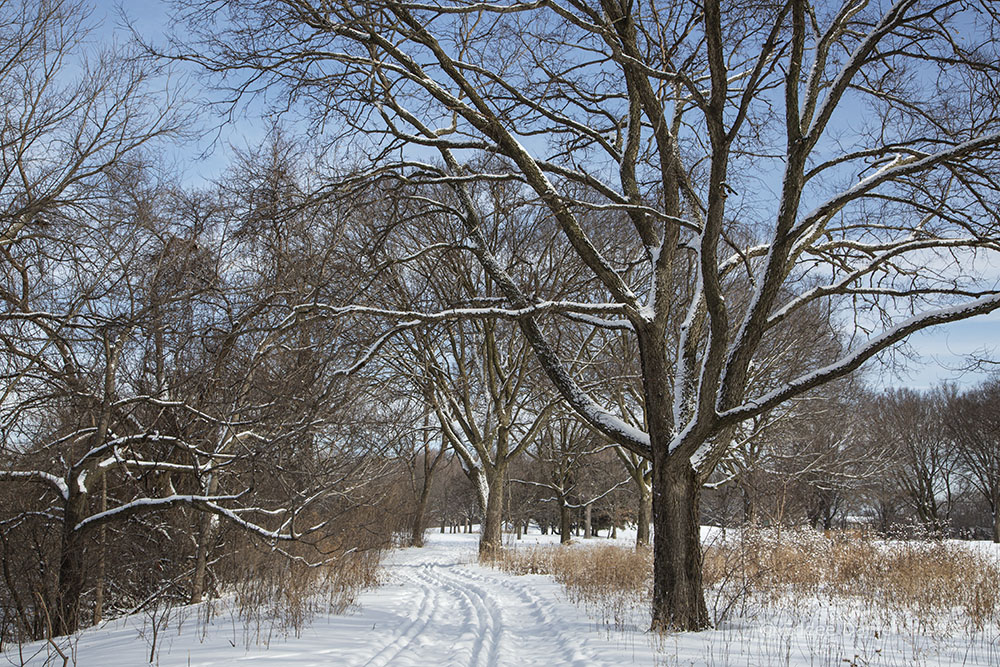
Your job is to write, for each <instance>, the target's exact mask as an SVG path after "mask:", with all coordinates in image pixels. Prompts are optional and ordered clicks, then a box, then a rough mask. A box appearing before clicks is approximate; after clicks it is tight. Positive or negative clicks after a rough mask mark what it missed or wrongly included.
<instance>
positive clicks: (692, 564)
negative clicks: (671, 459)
mask: <svg viewBox="0 0 1000 667" xmlns="http://www.w3.org/2000/svg"><path fill="white" fill-rule="evenodd" d="M700 491H701V487H700V485H699V484H698V480H697V478H696V476H695V472H694V469H693V468H691V466H690V465H689V464H687V463H686V462H684V463H681V464H677V463H673V465H664V463H663V462H654V465H653V522H654V526H653V623H652V629H653V630H658V631H672V630H704V629H705V628H707V627H709V622H708V609H707V607H706V606H705V594H704V591H703V589H702V577H701V565H702V562H701V535H700V528H699V520H698V519H699V516H698V514H699V499H700V497H699V496H700Z"/></svg>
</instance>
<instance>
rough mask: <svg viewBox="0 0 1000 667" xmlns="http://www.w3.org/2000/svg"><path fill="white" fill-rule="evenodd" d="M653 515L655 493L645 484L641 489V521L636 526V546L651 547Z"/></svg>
mask: <svg viewBox="0 0 1000 667" xmlns="http://www.w3.org/2000/svg"><path fill="white" fill-rule="evenodd" d="M652 513H653V492H652V490H651V489H649V488H648V487H647V486H646V485H645V484H643V485H640V487H639V519H638V524H637V525H636V533H635V546H636V547H648V546H649V520H650V516H651V515H652Z"/></svg>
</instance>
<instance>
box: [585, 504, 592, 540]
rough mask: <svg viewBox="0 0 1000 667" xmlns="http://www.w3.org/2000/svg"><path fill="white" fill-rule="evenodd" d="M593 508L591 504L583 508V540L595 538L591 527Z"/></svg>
mask: <svg viewBox="0 0 1000 667" xmlns="http://www.w3.org/2000/svg"><path fill="white" fill-rule="evenodd" d="M591 511H592V510H591V507H590V503H587V504H586V505H584V507H583V539H585V540H589V539H590V538H591V537H593V536H594V534H593V528H592V527H591Z"/></svg>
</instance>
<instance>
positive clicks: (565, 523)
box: [559, 499, 573, 544]
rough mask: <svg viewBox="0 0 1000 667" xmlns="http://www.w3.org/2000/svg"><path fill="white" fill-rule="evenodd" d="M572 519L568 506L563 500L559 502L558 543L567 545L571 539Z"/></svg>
mask: <svg viewBox="0 0 1000 667" xmlns="http://www.w3.org/2000/svg"><path fill="white" fill-rule="evenodd" d="M572 532H573V518H572V516H571V515H570V511H569V505H567V504H566V501H565V499H560V501H559V543H560V544H569V543H570V540H571V539H572V536H571V533H572Z"/></svg>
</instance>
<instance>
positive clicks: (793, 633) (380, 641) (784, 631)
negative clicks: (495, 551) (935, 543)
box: [0, 533, 1000, 667]
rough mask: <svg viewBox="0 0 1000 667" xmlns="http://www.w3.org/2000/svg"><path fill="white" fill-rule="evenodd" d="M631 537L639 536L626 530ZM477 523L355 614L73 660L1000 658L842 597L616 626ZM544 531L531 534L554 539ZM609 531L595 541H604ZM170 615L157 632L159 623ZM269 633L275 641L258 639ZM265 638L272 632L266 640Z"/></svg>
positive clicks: (139, 637) (13, 652) (44, 650)
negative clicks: (510, 556) (731, 617)
mask: <svg viewBox="0 0 1000 667" xmlns="http://www.w3.org/2000/svg"><path fill="white" fill-rule="evenodd" d="M623 538H624V539H623V540H622V541H623V543H627V542H626V541H624V540H627V539H630V538H631V536H623ZM476 539H477V535H475V534H456V535H451V534H448V535H442V534H437V533H430V534H429V535H428V544H427V546H426V547H425V548H423V549H402V550H398V551H395V552H393V553H392V554H390V555H389V556H388V558H387V560H386V583H385V584H384V585H383V586H381V587H380V588H378V589H375V590H371V591H367V592H365V593H363V594H362V595H360V596H359V598H358V601H357V604H356V605H355V606H354V607H352V608H351V609H350V610H348V611H347V612H346V613H344V614H340V615H335V614H318V615H317V616H316V617H315V618H314V619H313V621H312V622H311V623H310V624H309V625H308V626H307V627H305V628H304V629H303V630H302V631H301V633H300V634H299V636H295V635H294V634H293V635H290V636H285V635H283V634H282V633H281V632H280V631H278V630H276V629H274V628H272V627H271V626H270V625H268V623H267V622H266V621H265V622H264V623H263V624H257V625H253V624H251V625H250V626H247V625H245V624H244V623H242V622H241V621H238V620H237V619H236V617H235V616H234V614H233V613H232V612H231V610H230V609H229V608H227V606H226V603H225V602H224V601H223V602H216V603H214V604H215V612H214V616H213V617H212V618H211V620H206V619H205V611H206V607H205V606H204V605H199V606H192V607H183V608H180V609H175V610H173V611H172V612H170V614H169V615H167V616H161V617H159V618H154V617H153V616H152V615H150V614H138V615H135V616H132V617H129V618H126V619H119V620H116V621H111V622H108V623H105V624H103V625H102V626H100V627H98V628H91V629H88V630H85V631H83V632H81V633H79V634H78V635H76V636H75V637H73V638H71V639H70V640H69V641H67V640H63V642H62V646H63V647H64V648H63V651H64V652H65V653H66V654H67V655H68V656H69V657H70V662H69V664H78V665H87V666H91V665H92V666H95V667H134V666H136V665H143V664H148V663H149V660H150V654H151V652H152V653H153V663H154V664H157V665H163V666H168V665H177V666H191V667H195V666H197V667H210V666H212V667H215V666H222V665H248V666H250V665H252V666H254V667H278V666H281V667H284V666H288V667H306V666H311V665H371V666H400V667H405V666H426V665H431V666H434V667H438V666H441V667H444V666H446V665H463V666H464V665H470V666H471V665H475V666H484V667H486V666H488V667H493V666H499V665H518V666H520V665H546V666H552V667H555V666H561V665H568V666H572V667H590V666H601V665H622V664H637V665H676V664H679V665H709V664H712V665H734V666H735V665H834V664H840V665H911V664H920V665H951V664H954V665H1000V643H998V642H1000V640H998V638H997V636H996V634H997V629H996V628H994V629H992V631H991V632H992V633H993V635H985V634H984V636H983V637H982V638H981V640H978V641H974V642H970V641H968V640H962V641H958V640H951V639H948V638H944V639H942V638H940V637H938V638H936V639H933V640H928V639H927V638H926V637H924V636H923V635H921V633H920V632H919V631H918V629H916V628H909V629H907V628H894V629H892V630H891V631H886V629H885V628H882V632H881V633H880V632H879V627H880V626H879V624H878V623H877V622H872V623H869V622H867V619H863V618H861V619H858V618H855V619H851V618H850V614H849V612H848V613H847V614H846V615H845V612H844V610H843V609H839V610H833V609H830V608H826V609H822V608H817V609H808V610H803V611H802V613H801V614H794V615H791V616H787V617H781V618H766V617H765V618H761V617H755V618H751V619H750V620H746V619H744V620H743V621H741V622H733V623H729V624H728V625H726V626H725V627H723V628H720V629H718V630H712V631H709V632H703V633H697V634H678V635H671V636H667V637H659V636H655V635H652V634H650V633H649V632H647V631H646V628H647V627H648V623H649V618H648V614H647V612H646V611H645V610H635V611H634V612H633V614H632V617H630V618H628V619H627V621H626V623H625V626H624V627H623V628H621V629H614V628H611V627H609V626H606V625H603V624H601V623H600V622H598V621H596V620H595V618H596V617H592V616H589V615H588V613H587V611H586V610H585V609H582V608H581V607H578V606H576V605H573V604H572V603H570V602H569V601H568V600H567V599H566V596H565V595H564V593H563V591H562V589H561V587H560V586H559V585H558V584H556V583H555V582H554V581H553V580H552V578H551V577H548V576H541V575H528V576H519V577H518V576H512V575H507V574H504V573H502V572H500V571H499V570H495V569H492V568H488V567H483V566H480V565H478V564H477V563H476V562H475V561H476ZM553 539H554V537H553V536H539V535H535V534H532V535H530V536H527V537H526V539H524V540H522V541H521V542H518V545H528V544H535V543H549V542H551V541H552V540H553ZM607 542H608V540H606V539H603V538H600V539H595V540H592V541H590V540H588V541H586V542H581V544H579V545H578V546H577V547H576V548H585V547H586V544H587V543H593V544H601V543H605V544H606V543H607ZM157 623H159V627H158V629H157V632H156V633H155V643H156V646H155V650H154V647H153V641H154V632H153V630H154V626H155V625H157ZM258 640H263V641H258ZM262 644H267V645H266V646H264V645H262ZM3 658H4V659H5V660H4V661H0V666H2V665H3V664H5V662H6V661H9V662H10V663H11V664H14V665H18V664H27V665H43V664H55V665H61V664H62V659H61V658H58V656H55V654H54V652H53V651H52V650H51V648H49V647H47V646H46V645H45V644H44V643H35V644H29V645H25V646H24V647H22V648H21V651H20V653H19V652H18V650H17V649H8V650H7V651H6V652H5V653H4V654H3Z"/></svg>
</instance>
